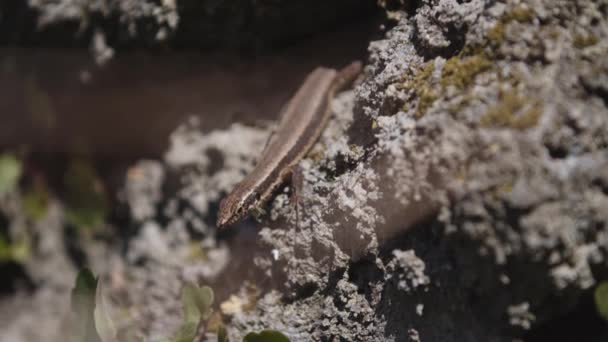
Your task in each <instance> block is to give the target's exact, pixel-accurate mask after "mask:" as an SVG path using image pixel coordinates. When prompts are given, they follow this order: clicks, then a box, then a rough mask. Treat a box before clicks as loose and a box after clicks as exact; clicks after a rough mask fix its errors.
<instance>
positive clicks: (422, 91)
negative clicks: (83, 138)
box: [401, 61, 438, 117]
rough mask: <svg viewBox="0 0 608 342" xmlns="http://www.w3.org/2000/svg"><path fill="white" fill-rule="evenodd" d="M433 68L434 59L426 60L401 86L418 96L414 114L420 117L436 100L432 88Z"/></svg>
mask: <svg viewBox="0 0 608 342" xmlns="http://www.w3.org/2000/svg"><path fill="white" fill-rule="evenodd" d="M434 70H435V63H434V61H429V62H426V63H424V64H423V65H422V67H421V68H420V69H418V71H417V72H416V74H415V75H414V77H413V78H412V79H411V80H409V81H406V82H405V83H404V84H403V85H402V86H401V87H402V88H403V89H405V90H412V91H413V92H414V93H415V94H416V97H417V98H418V108H417V109H416V116H417V117H422V116H424V114H425V113H426V111H427V110H428V108H429V107H430V106H432V105H433V103H434V102H435V100H437V97H438V96H437V94H436V93H435V90H434V89H433V84H432V76H433V71H434Z"/></svg>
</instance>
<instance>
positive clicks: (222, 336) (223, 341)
mask: <svg viewBox="0 0 608 342" xmlns="http://www.w3.org/2000/svg"><path fill="white" fill-rule="evenodd" d="M217 342H229V341H228V334H227V333H226V328H224V326H223V325H222V326H220V327H219V329H218V330H217Z"/></svg>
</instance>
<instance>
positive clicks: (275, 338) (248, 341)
mask: <svg viewBox="0 0 608 342" xmlns="http://www.w3.org/2000/svg"><path fill="white" fill-rule="evenodd" d="M243 342H289V338H287V336H285V335H283V334H281V333H280V332H278V331H276V330H262V331H260V332H259V333H255V332H250V333H249V334H247V335H245V337H244V338H243Z"/></svg>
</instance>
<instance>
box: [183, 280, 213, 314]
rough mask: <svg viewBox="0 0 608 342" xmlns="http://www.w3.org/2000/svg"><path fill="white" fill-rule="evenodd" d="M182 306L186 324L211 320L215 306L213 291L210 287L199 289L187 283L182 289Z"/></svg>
mask: <svg viewBox="0 0 608 342" xmlns="http://www.w3.org/2000/svg"><path fill="white" fill-rule="evenodd" d="M181 300H182V305H183V307H184V317H185V321H186V322H196V323H197V324H198V322H199V321H200V320H201V319H203V320H207V319H209V316H211V313H212V311H213V310H212V309H211V305H212V304H213V290H212V289H211V288H210V287H209V286H203V287H198V286H197V285H196V284H192V283H187V284H186V285H184V288H183V289H182V295H181Z"/></svg>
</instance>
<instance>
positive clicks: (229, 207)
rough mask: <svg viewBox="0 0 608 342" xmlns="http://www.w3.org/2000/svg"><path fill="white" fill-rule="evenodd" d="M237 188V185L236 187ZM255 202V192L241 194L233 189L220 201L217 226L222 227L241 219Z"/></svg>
mask: <svg viewBox="0 0 608 342" xmlns="http://www.w3.org/2000/svg"><path fill="white" fill-rule="evenodd" d="M237 188H238V187H237ZM255 202H256V196H255V194H243V193H241V191H238V190H235V191H233V192H232V193H230V194H228V196H226V197H225V198H224V199H223V200H222V201H221V202H220V209H219V213H218V216H217V226H218V227H219V228H224V227H226V226H229V225H232V224H235V223H237V222H238V221H240V220H241V219H243V218H244V217H245V216H247V215H248V214H249V210H250V209H251V208H252V207H254V204H255Z"/></svg>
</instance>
